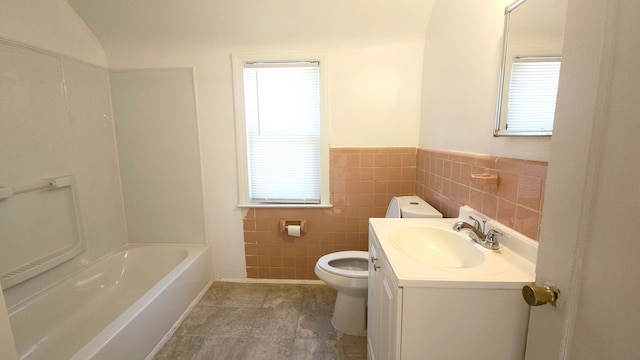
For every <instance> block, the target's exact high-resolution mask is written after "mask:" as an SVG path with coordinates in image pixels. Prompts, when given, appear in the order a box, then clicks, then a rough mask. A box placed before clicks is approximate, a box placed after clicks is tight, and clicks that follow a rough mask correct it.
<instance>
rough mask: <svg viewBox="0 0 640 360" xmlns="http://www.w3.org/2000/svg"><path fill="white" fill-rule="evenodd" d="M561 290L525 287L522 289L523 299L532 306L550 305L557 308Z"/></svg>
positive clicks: (533, 286)
mask: <svg viewBox="0 0 640 360" xmlns="http://www.w3.org/2000/svg"><path fill="white" fill-rule="evenodd" d="M559 295H560V290H558V289H557V288H556V287H555V286H536V285H525V286H524V287H523V288H522V297H523V298H524V301H525V302H526V303H527V304H529V305H531V306H539V305H544V304H546V303H550V304H551V306H553V307H556V306H557V302H558V296H559Z"/></svg>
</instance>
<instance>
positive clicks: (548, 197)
mask: <svg viewBox="0 0 640 360" xmlns="http://www.w3.org/2000/svg"><path fill="white" fill-rule="evenodd" d="M638 18H640V2H638V1H634V0H570V1H569V9H568V11H567V25H566V29H565V44H564V52H563V60H562V61H563V63H562V71H561V75H560V87H559V91H558V105H557V110H556V127H555V128H554V133H553V137H552V147H551V159H550V162H549V173H548V177H547V188H546V194H545V205H544V221H543V225H542V229H541V236H540V248H539V254H538V265H537V283H538V285H544V284H545V283H546V282H550V283H553V284H554V285H556V286H557V287H558V288H559V289H560V291H561V302H560V306H559V308H558V309H553V308H552V307H551V306H550V305H544V306H539V307H533V308H532V309H531V317H530V324H529V336H528V342H527V351H526V359H528V360H537V359H637V358H640V342H639V341H638V339H640V325H639V323H640V321H639V320H640V316H639V314H640V311H639V310H638V305H637V299H638V298H639V297H640V281H639V280H638V277H639V276H640V271H639V270H637V269H639V268H640V267H639V266H637V265H636V264H637V262H638V261H640V238H639V236H638V232H639V231H638V230H637V229H635V227H636V226H640V225H638V224H640V119H639V116H638V114H640V100H639V99H640V66H639V65H638V61H637V59H638V57H639V56H640V42H639V41H638V40H637V34H638V33H640V23H639V22H637V19H638Z"/></svg>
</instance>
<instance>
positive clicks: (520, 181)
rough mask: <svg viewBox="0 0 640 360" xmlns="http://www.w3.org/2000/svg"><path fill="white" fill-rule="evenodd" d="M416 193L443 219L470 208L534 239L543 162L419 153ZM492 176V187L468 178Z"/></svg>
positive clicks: (462, 154) (542, 187)
mask: <svg viewBox="0 0 640 360" xmlns="http://www.w3.org/2000/svg"><path fill="white" fill-rule="evenodd" d="M416 166H417V168H416V194H417V195H418V196H420V197H422V198H423V199H425V200H426V201H427V202H429V203H430V204H432V205H433V206H434V207H435V208H436V209H438V210H439V211H440V212H442V213H443V214H444V216H445V217H457V216H458V209H459V207H460V206H462V205H469V206H471V207H472V208H474V209H476V210H478V211H481V212H482V213H484V214H486V215H487V216H489V217H492V218H494V219H497V220H498V221H500V222H501V223H503V224H505V225H507V226H509V227H511V228H513V229H515V230H517V231H519V232H521V233H523V234H525V235H527V236H529V237H530V238H532V239H536V240H537V239H538V235H539V231H540V221H541V219H542V200H543V196H544V187H545V179H546V176H547V163H546V162H540V161H528V160H519V159H512V158H503V157H495V156H487V155H478V154H468V153H461V152H451V151H436V150H427V149H418V151H417V163H416ZM480 173H490V174H496V175H497V176H498V180H497V182H496V183H495V184H491V183H490V184H484V183H481V182H479V181H476V180H475V179H472V176H471V175H472V174H480Z"/></svg>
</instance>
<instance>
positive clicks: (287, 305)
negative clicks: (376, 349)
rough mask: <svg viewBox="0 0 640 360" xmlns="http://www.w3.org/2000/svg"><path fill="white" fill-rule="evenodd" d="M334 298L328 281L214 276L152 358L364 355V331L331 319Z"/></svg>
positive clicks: (326, 359) (295, 359)
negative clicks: (353, 331) (351, 331)
mask: <svg viewBox="0 0 640 360" xmlns="http://www.w3.org/2000/svg"><path fill="white" fill-rule="evenodd" d="M335 298H336V292H335V290H333V289H332V288H330V287H328V286H326V285H315V284H314V285H298V284H264V283H258V284H256V283H230V282H215V283H213V285H211V288H209V290H208V291H207V293H206V294H205V295H204V296H203V298H202V300H200V302H198V304H197V305H196V306H195V307H194V309H193V311H191V313H190V314H189V315H188V316H187V318H186V319H185V320H184V321H183V322H182V324H181V325H180V326H179V328H178V329H177V330H176V332H175V333H174V334H173V336H172V337H171V338H170V339H169V341H167V343H166V344H165V345H164V347H163V348H162V349H161V350H160V351H159V352H158V354H157V355H156V356H155V358H154V359H155V360H165V359H180V360H182V359H194V360H195V359H207V360H213V359H224V360H235V359H251V360H261V359H269V360H280V359H291V360H306V359H309V360H311V359H319V360H320V359H321V360H332V359H336V360H343V359H344V360H360V359H363V360H364V359H366V358H367V350H366V347H367V345H366V343H367V341H366V337H364V336H351V335H346V334H342V333H340V332H338V331H336V330H335V329H334V328H333V326H332V325H331V316H332V314H333V304H334V302H335Z"/></svg>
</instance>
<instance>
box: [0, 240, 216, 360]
mask: <svg viewBox="0 0 640 360" xmlns="http://www.w3.org/2000/svg"><path fill="white" fill-rule="evenodd" d="M209 284H210V259H209V247H208V246H205V245H164V244H163V245H156V244H153V245H138V244H131V245H127V246H125V247H123V248H121V249H120V250H118V251H117V252H114V253H112V254H110V255H108V256H106V257H104V258H102V259H100V260H98V261H96V262H95V263H93V264H91V265H89V266H88V267H86V268H84V269H82V270H80V271H78V272H76V273H75V274H73V275H71V276H69V277H68V278H66V279H65V280H63V281H61V282H59V283H57V284H55V285H54V286H52V287H50V288H48V289H46V290H44V291H41V292H39V293H38V294H36V295H34V296H32V297H30V298H27V299H25V300H24V301H22V302H20V303H18V304H15V305H14V306H10V307H9V308H8V311H9V320H10V322H11V325H12V329H13V335H14V338H15V343H16V348H17V349H18V354H19V356H20V359H34V360H36V359H47V360H56V359H65V360H67V359H72V360H85V359H95V360H98V359H109V360H111V359H145V358H150V357H151V356H153V354H154V353H155V352H156V351H157V348H159V344H161V343H162V342H163V341H166V337H167V336H168V335H169V334H170V333H171V332H172V330H173V329H174V328H175V326H176V325H177V323H178V322H179V321H180V320H181V318H182V317H183V316H184V314H186V312H187V310H188V309H189V308H190V306H192V305H193V304H194V303H195V301H197V300H198V299H199V298H200V297H201V296H202V294H203V293H204V291H205V290H206V289H207V287H208V286H209Z"/></svg>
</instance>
